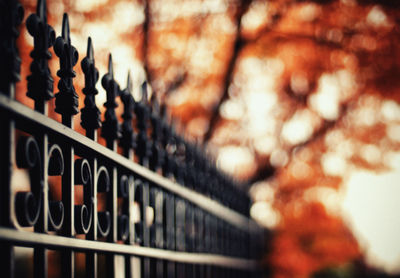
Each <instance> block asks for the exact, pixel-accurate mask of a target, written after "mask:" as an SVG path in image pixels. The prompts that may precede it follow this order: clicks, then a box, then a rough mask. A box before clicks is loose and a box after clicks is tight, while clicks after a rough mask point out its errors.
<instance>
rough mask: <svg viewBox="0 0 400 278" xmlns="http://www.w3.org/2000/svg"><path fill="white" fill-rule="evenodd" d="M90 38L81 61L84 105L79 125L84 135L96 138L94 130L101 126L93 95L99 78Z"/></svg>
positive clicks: (95, 92) (95, 93)
mask: <svg viewBox="0 0 400 278" xmlns="http://www.w3.org/2000/svg"><path fill="white" fill-rule="evenodd" d="M93 52H94V51H93V45H92V39H91V38H90V37H89V38H88V46H87V53H86V57H85V58H84V59H83V60H82V62H81V67H82V71H83V73H84V74H85V88H83V90H82V91H83V93H84V94H85V95H86V97H85V107H84V108H82V109H81V112H82V114H81V120H82V121H81V126H82V127H83V128H84V129H85V130H86V136H88V137H90V138H92V139H94V140H96V137H95V130H96V129H98V128H99V127H100V126H101V120H100V111H99V109H98V108H97V106H96V102H95V95H97V93H98V91H97V89H96V83H97V81H98V80H99V71H98V70H97V68H96V67H95V61H94V53H93Z"/></svg>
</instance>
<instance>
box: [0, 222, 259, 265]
mask: <svg viewBox="0 0 400 278" xmlns="http://www.w3.org/2000/svg"><path fill="white" fill-rule="evenodd" d="M0 241H7V242H12V243H17V244H18V245H21V246H26V247H37V246H42V247H46V248H50V249H52V248H54V249H63V248H68V249H73V250H75V251H95V252H100V253H113V254H121V255H134V256H139V257H141V256H145V257H152V258H156V259H167V260H170V261H175V262H181V263H190V264H206V265H216V266H222V267H229V268H234V269H243V270H253V269H256V268H257V265H258V264H257V262H256V261H255V260H249V259H239V258H234V257H228V256H222V255H209V254H202V253H195V254H194V253H188V252H177V251H168V250H162V249H155V248H149V247H142V246H137V245H125V244H115V243H109V242H99V241H91V240H83V239H77V238H68V237H60V236H54V235H48V234H39V233H31V232H26V231H15V230H13V229H9V228H1V227H0Z"/></svg>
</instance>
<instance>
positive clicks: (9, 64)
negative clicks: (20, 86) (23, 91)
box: [0, 1, 24, 93]
mask: <svg viewBox="0 0 400 278" xmlns="http://www.w3.org/2000/svg"><path fill="white" fill-rule="evenodd" d="M0 18H1V20H0V41H1V42H2V43H1V46H0V60H1V61H2V62H1V64H0V72H1V74H0V91H2V92H3V93H7V92H8V90H9V86H10V83H14V82H17V81H19V80H20V79H21V76H20V71H21V58H20V57H19V53H18V48H17V46H16V43H15V41H16V39H17V37H18V36H19V31H18V29H17V27H18V25H20V24H21V22H22V19H23V18H24V8H23V7H22V6H21V4H20V3H18V2H17V1H2V2H1V4H0Z"/></svg>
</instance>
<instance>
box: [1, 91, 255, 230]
mask: <svg viewBox="0 0 400 278" xmlns="http://www.w3.org/2000/svg"><path fill="white" fill-rule="evenodd" d="M0 108H1V109H2V110H6V111H8V112H9V113H11V114H12V115H13V116H12V117H13V118H15V119H17V120H18V119H23V120H24V123H25V124H26V123H30V124H31V125H30V126H29V127H28V126H27V127H26V128H27V129H29V128H31V129H34V128H42V129H43V128H45V129H47V130H48V131H49V132H50V133H53V134H56V135H62V136H63V138H64V139H66V140H70V141H71V142H73V143H74V144H75V145H76V147H77V148H78V149H79V148H81V149H83V148H85V149H86V150H87V149H89V150H91V151H92V152H95V153H96V154H97V155H99V156H102V157H104V158H107V159H110V160H111V161H113V162H115V163H117V164H119V165H121V166H122V167H124V168H126V169H128V170H130V171H132V172H133V173H135V174H136V175H138V176H140V177H143V178H144V179H146V180H148V181H150V182H153V183H155V184H157V185H159V186H160V187H162V188H164V189H166V190H168V191H170V192H171V193H174V194H176V195H177V196H180V197H182V198H184V199H186V200H188V201H190V202H191V203H193V204H195V205H197V206H199V207H200V208H202V209H204V210H206V211H208V212H209V213H211V214H213V215H215V216H217V217H219V218H222V219H224V220H225V221H226V222H228V223H230V224H232V225H234V226H236V227H237V228H240V229H242V230H245V231H246V230H249V231H250V232H260V231H261V228H260V227H259V226H258V225H257V224H256V223H255V222H254V221H253V220H251V219H249V218H248V217H246V216H244V215H242V214H240V213H238V212H236V211H234V210H232V209H230V208H227V207H226V206H223V205H221V204H220V203H218V202H217V201H214V200H212V199H210V198H208V197H206V196H204V195H202V194H200V193H197V192H195V191H194V190H191V189H189V188H186V187H184V186H182V185H180V184H178V183H176V182H174V181H171V180H169V179H167V178H165V177H163V176H161V175H159V174H157V173H155V172H153V171H151V170H149V169H147V168H145V167H143V166H141V165H139V164H137V163H135V162H133V161H132V160H129V159H127V158H125V157H124V156H122V155H120V154H118V153H116V152H114V151H112V150H110V149H108V148H106V147H104V146H102V145H100V144H99V143H97V142H95V141H93V140H91V139H90V138H88V137H86V136H84V135H82V134H80V133H78V132H76V131H74V130H72V129H71V128H69V127H67V126H65V125H63V124H61V123H59V122H57V121H55V120H53V119H51V118H49V117H47V116H46V115H43V114H41V113H39V112H37V111H34V110H32V109H30V108H29V107H27V106H25V105H23V104H21V103H19V102H18V101H15V100H13V99H10V98H9V97H7V96H5V95H3V94H0Z"/></svg>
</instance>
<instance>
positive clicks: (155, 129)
mask: <svg viewBox="0 0 400 278" xmlns="http://www.w3.org/2000/svg"><path fill="white" fill-rule="evenodd" d="M151 104H152V109H151V117H150V119H151V125H152V133H151V138H152V147H151V158H150V168H151V169H153V170H157V169H158V168H160V167H161V166H162V165H163V163H164V155H165V152H164V149H163V148H162V146H161V144H162V142H161V137H162V121H163V118H162V116H161V114H160V105H159V103H158V100H157V97H156V94H153V95H152V97H151Z"/></svg>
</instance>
